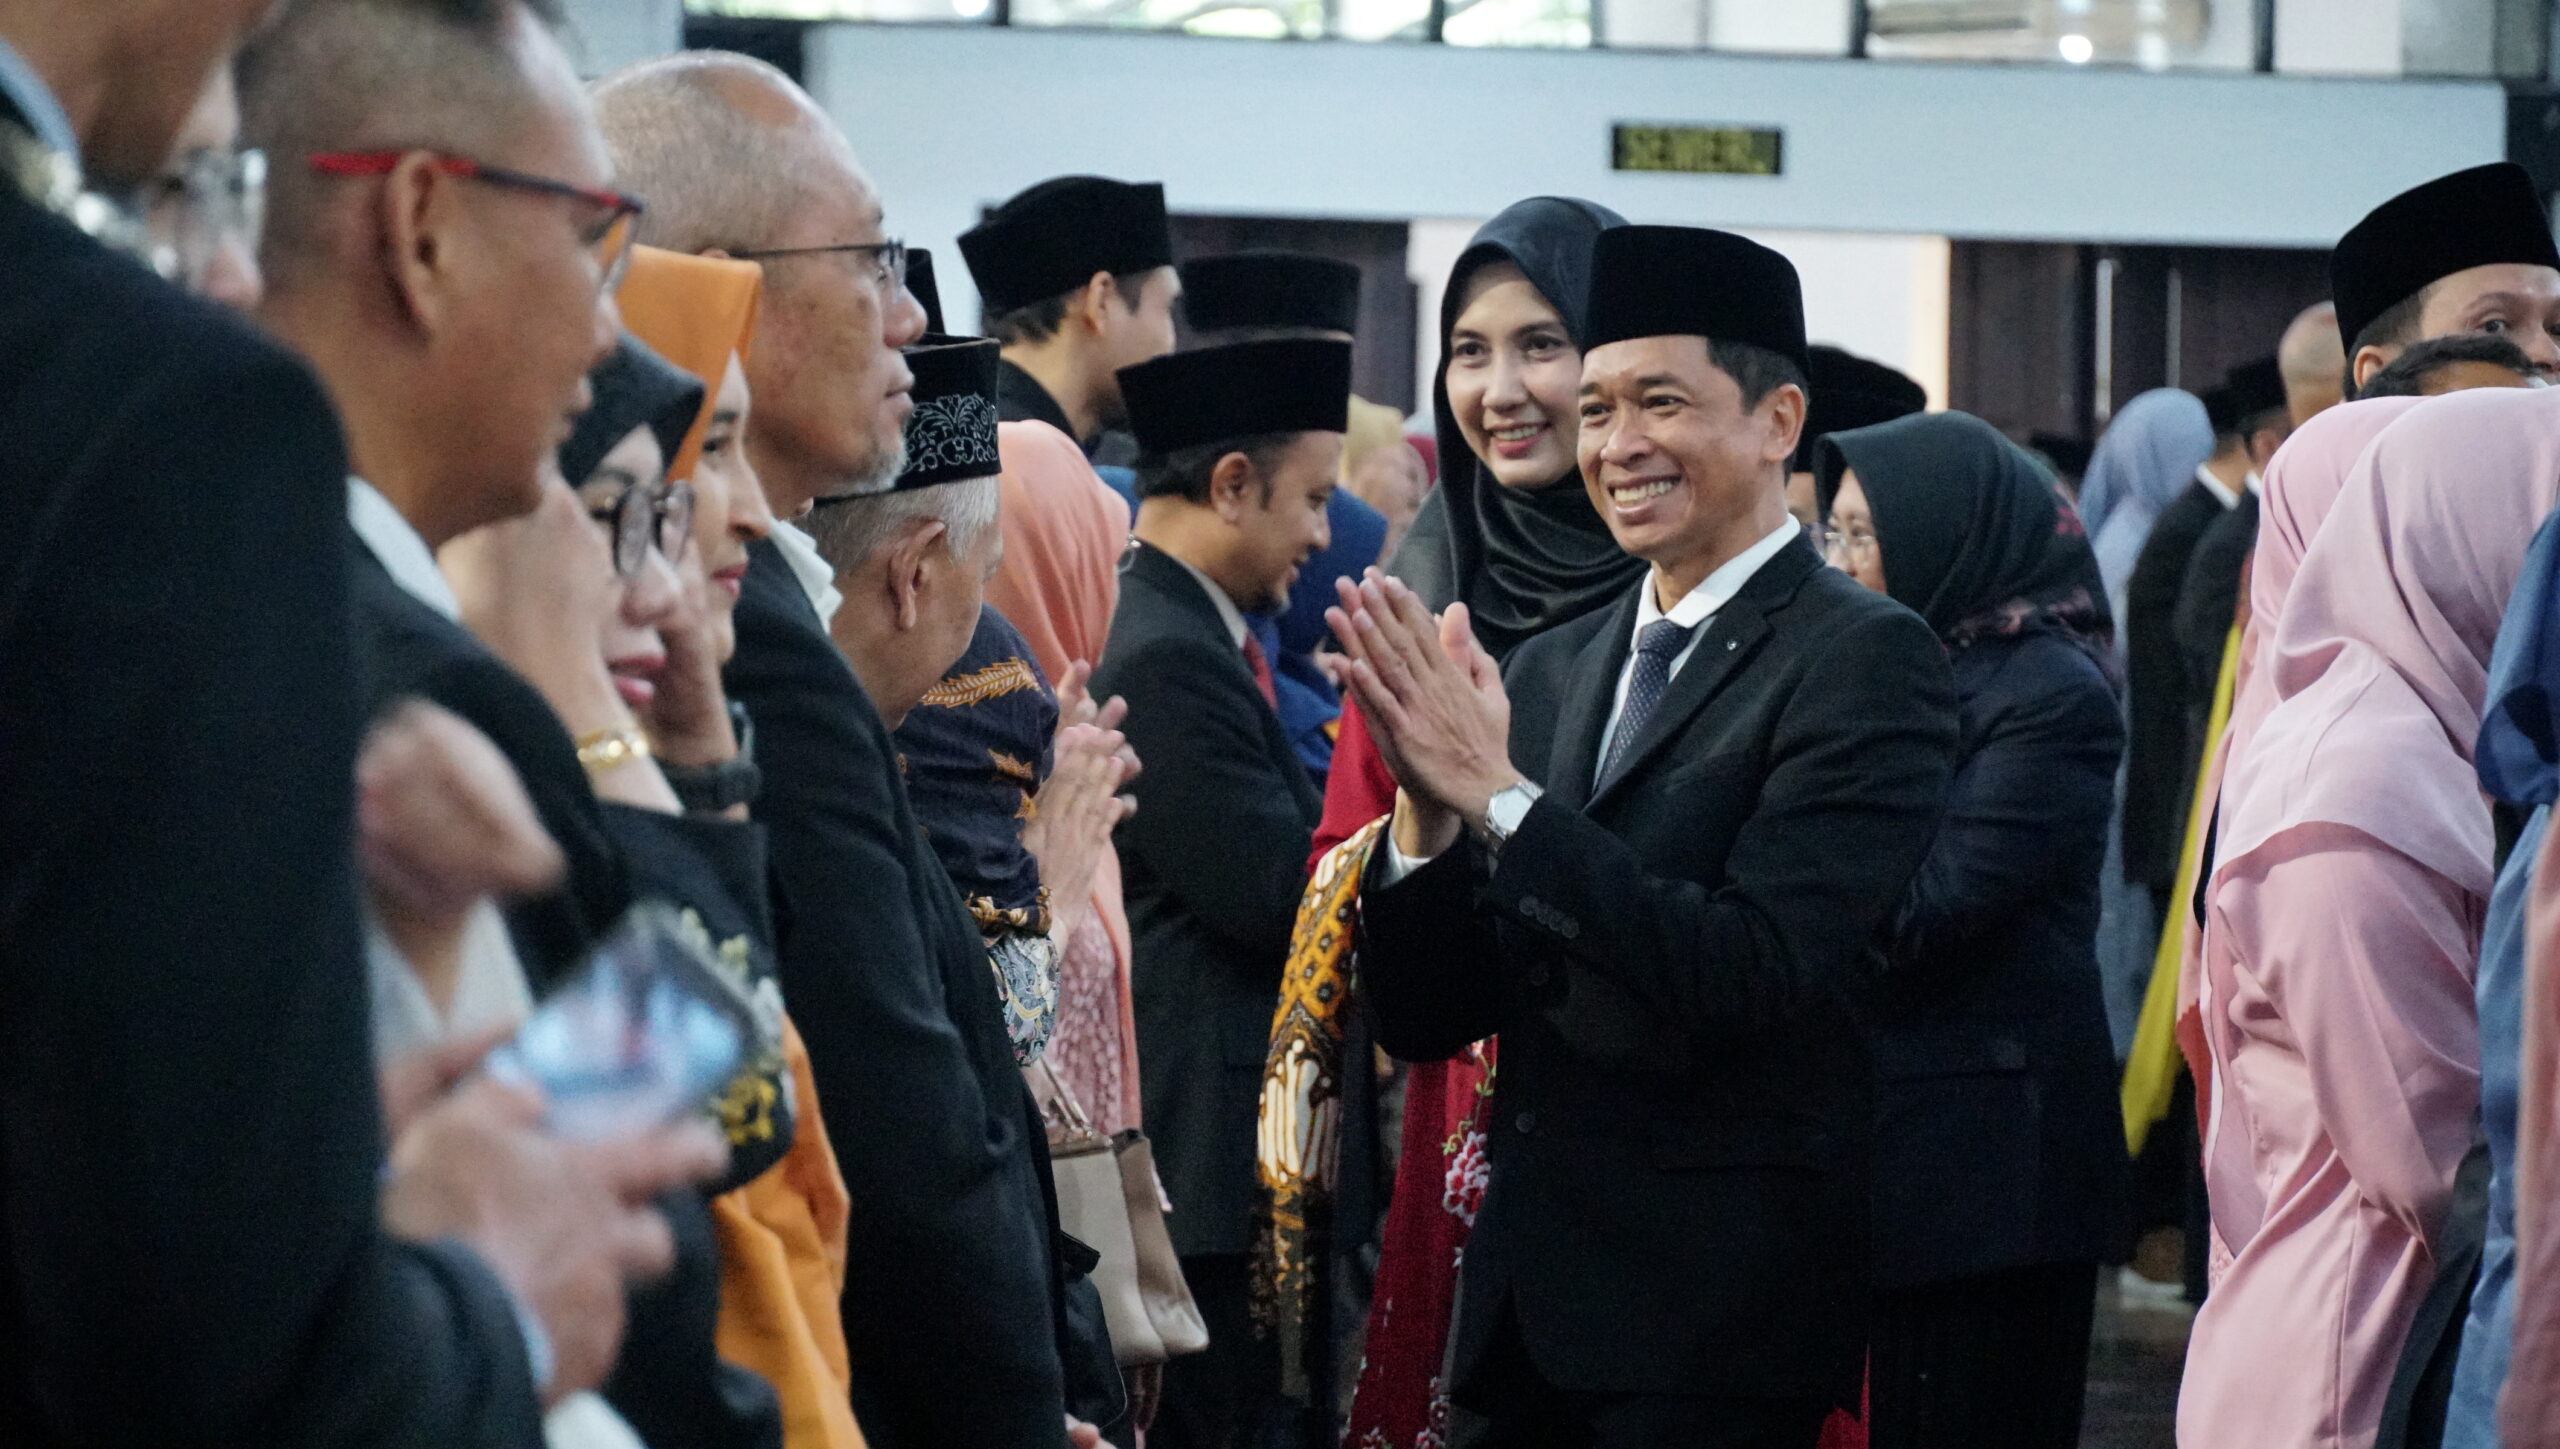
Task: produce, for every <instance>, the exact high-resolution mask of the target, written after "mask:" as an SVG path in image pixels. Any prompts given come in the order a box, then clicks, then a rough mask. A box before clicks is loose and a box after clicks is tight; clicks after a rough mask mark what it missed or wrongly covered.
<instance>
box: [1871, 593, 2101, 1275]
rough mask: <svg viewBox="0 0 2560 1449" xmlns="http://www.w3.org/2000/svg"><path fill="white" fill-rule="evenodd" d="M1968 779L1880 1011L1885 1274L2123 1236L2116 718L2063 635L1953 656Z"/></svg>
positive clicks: (1922, 882)
mask: <svg viewBox="0 0 2560 1449" xmlns="http://www.w3.org/2000/svg"><path fill="white" fill-rule="evenodd" d="M1951 663H1952V665H1953V668H1954V673H1955V682H1956V700H1957V715H1956V718H1957V728H1958V738H1959V741H1960V743H1959V744H1958V746H1957V755H1956V773H1955V783H1954V786H1953V788H1952V789H1951V790H1950V791H1949V793H1948V798H1947V810H1946V817H1945V819H1944V821H1943V822H1942V823H1941V824H1940V825H1939V827H1938V834H1937V839H1936V840H1935V841H1934V842H1932V843H1931V845H1930V846H1929V854H1928V857H1927V858H1926V859H1925V860H1923V861H1922V862H1921V865H1920V873H1919V875H1918V876H1917V877H1915V878H1914V879H1913V880H1912V882H1911V890H1910V893H1909V894H1908V895H1906V896H1904V897H1903V901H1902V906H1901V909H1900V910H1899V911H1898V912H1897V913H1896V915H1895V918H1894V925H1893V935H1892V944H1891V946H1890V947H1889V948H1888V950H1887V952H1886V957H1885V960H1886V972H1885V985H1884V990H1883V991H1882V993H1880V996H1879V1000H1878V1003H1877V1008H1876V1065H1877V1072H1878V1076H1879V1078H1880V1081H1879V1091H1880V1093H1881V1095H1880V1098H1879V1101H1878V1104H1877V1107H1878V1110H1877V1118H1876V1123H1877V1125H1876V1199H1875V1200H1876V1281H1877V1283H1878V1284H1879V1285H1881V1286H1884V1287H1896V1288H1898V1287H1907V1286H1912V1285H1916V1284H1924V1283H1935V1282H1943V1281H1945V1280H1948V1279H1952V1278H1960V1277H1965V1276H1968V1275H1972V1274H1978V1273H1988V1272H1992V1271H1994V1270H1997V1269H2002V1268H2016V1267H2024V1266H2027V1265H2030V1264H2036V1263H2060V1262H2082V1261H2086V1262H2095V1261H2097V1260H2098V1259H2100V1258H2101V1257H2104V1256H2106V1255H2107V1254H2108V1253H2109V1252H2110V1251H2111V1250H2113V1249H2114V1248H2116V1247H2117V1246H2118V1242H2117V1240H2118V1238H2119V1236H2120V1230H2121V1227H2122V1220H2123V1211H2124V1191H2125V1175H2126V1162H2125V1153H2124V1123H2123V1117H2122V1115H2121V1113H2120V1112H2119V1110H2118V1108H2117V1105H2116V1073H2115V1053H2114V1050H2113V1045H2112V1043H2111V1042H2110V1040H2109V1038H2108V1036H2107V1020H2106V1008H2105V1005H2104V1002H2103V1000H2102V999H2101V996H2100V992H2099V987H2098V963H2097V951H2096V946H2095V942H2096V938H2097V930H2098V870H2099V866H2100V865H2101V864H2102V863H2103V862H2104V860H2105V858H2106V845H2107V817H2108V814H2109V812H2110V811H2111V810H2112V809H2113V807H2114V802H2115V778H2116V762H2117V760H2118V759H2119V758H2120V756H2121V755H2122V753H2123V749H2124V724H2123V720H2122V717H2121V716H2119V715H2118V714H2117V712H2116V699H2115V693H2114V691H2113V690H2111V689H2109V688H2108V687H2107V682H2106V678H2105V676H2104V675H2102V674H2100V673H2099V672H2098V666H2097V665H2096V664H2095V663H2093V662H2091V660H2090V659H2089V656H2087V655H2086V654H2083V653H2082V652H2080V650H2079V649H2078V648H2077V647H2075V646H2074V645H2072V644H2071V643H2070V641H2068V640H2066V639H2064V638H2062V637H2060V636H2059V635H2055V634H2030V635H2027V636H2024V637H2022V638H2007V639H2000V638H1994V639H1985V640H1982V641H1980V642H1979V643H1976V644H1973V645H1971V646H1970V647H1967V648H1965V649H1961V650H1958V651H1957V652H1956V654H1955V656H1954V658H1953V659H1952V661H1951Z"/></svg>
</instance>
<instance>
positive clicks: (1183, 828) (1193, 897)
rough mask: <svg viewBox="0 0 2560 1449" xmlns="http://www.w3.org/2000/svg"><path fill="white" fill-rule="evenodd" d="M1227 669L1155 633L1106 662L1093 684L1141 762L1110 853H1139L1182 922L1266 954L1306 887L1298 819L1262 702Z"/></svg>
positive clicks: (1270, 954) (1273, 950) (1214, 657)
mask: <svg viewBox="0 0 2560 1449" xmlns="http://www.w3.org/2000/svg"><path fill="white" fill-rule="evenodd" d="M1236 675H1237V671H1236V670H1235V669H1234V667H1233V664H1232V661H1230V660H1228V659H1226V658H1223V657H1221V656H1220V655H1218V654H1217V653H1215V652H1214V651H1212V650H1210V649H1209V648H1207V647H1205V646H1203V645H1201V644H1200V643H1198V642H1196V641H1194V640H1191V639H1187V638H1183V637H1181V636H1178V635H1176V636H1158V637H1156V638H1154V639H1151V640H1149V641H1148V642H1147V643H1145V644H1144V645H1142V646H1141V647H1140V648H1139V649H1137V650H1136V651H1134V652H1132V653H1131V654H1129V655H1128V656H1127V657H1125V658H1113V659H1111V660H1110V661H1109V662H1108V664H1107V666H1106V668H1105V671H1104V673H1103V674H1102V675H1101V676H1100V677H1099V678H1098V679H1097V681H1096V685H1095V687H1096V689H1097V691H1099V692H1101V693H1103V694H1104V695H1105V696H1106V697H1107V696H1108V695H1111V694H1117V695H1120V696H1121V697H1122V698H1125V699H1127V700H1128V701H1129V717H1128V719H1127V720H1126V721H1125V722H1124V723H1123V724H1122V725H1121V730H1122V732H1123V733H1125V734H1126V735H1127V736H1128V737H1129V743H1130V744H1131V745H1132V746H1133V747H1135V749H1136V750H1137V752H1138V759H1139V760H1140V762H1141V763H1143V764H1144V766H1145V770H1144V772H1143V773H1141V774H1140V775H1139V776H1138V779H1137V781H1136V783H1135V784H1134V785H1133V786H1132V787H1131V791H1132V793H1133V794H1135V795H1136V797H1137V800H1138V813H1137V814H1135V815H1133V816H1131V817H1129V819H1128V821H1127V822H1126V823H1124V824H1123V825H1122V826H1121V827H1120V829H1119V833H1118V836H1117V839H1118V840H1119V842H1120V847H1121V849H1123V850H1127V851H1133V852H1135V853H1137V854H1139V855H1141V856H1143V857H1145V859H1146V863H1147V868H1148V869H1149V871H1150V872H1152V874H1153V875H1154V876H1155V877H1156V878H1157V879H1158V880H1161V881H1162V882H1163V883H1164V884H1165V886H1166V888H1167V893H1168V894H1169V895H1171V896H1172V897H1174V898H1175V899H1178V900H1180V901H1181V902H1182V906H1183V909H1184V911H1185V912H1186V913H1187V914H1188V915H1189V916H1190V918H1191V919H1193V920H1195V921H1197V922H1199V923H1200V924H1201V925H1202V926H1204V927H1206V928H1208V929H1209V930H1210V931H1212V932H1214V933H1216V934H1217V935H1218V936H1219V937H1220V938H1221V939H1222V940H1224V941H1225V942H1226V943H1227V944H1228V945H1230V946H1233V947H1236V948H1238V949H1239V950H1242V951H1247V952H1251V953H1253V955H1254V957H1255V958H1256V959H1259V960H1266V961H1270V960H1276V959H1277V953H1278V950H1279V949H1280V948H1283V947H1285V945H1286V943H1287V942H1288V939H1289V932H1290V929H1291V928H1292V927H1293V926H1294V925H1295V924H1296V921H1297V915H1298V898H1299V896H1300V895H1301V894H1303V893H1304V891H1305V889H1306V883H1307V836H1308V827H1307V818H1306V814H1305V812H1304V811H1303V810H1302V809H1301V808H1300V806H1299V804H1298V800H1297V796H1296V795H1295V794H1293V793H1292V783H1291V782H1290V781H1289V780H1288V779H1286V778H1284V777H1283V776H1282V775H1281V773H1280V770H1281V768H1282V763H1281V762H1277V761H1274V760H1273V758H1272V757H1271V752H1270V750H1269V749H1268V748H1267V746H1266V744H1265V736H1264V733H1263V722H1262V719H1261V717H1260V715H1261V712H1262V711H1263V705H1262V701H1261V700H1259V699H1257V698H1255V697H1253V696H1252V695H1251V694H1248V693H1245V692H1243V691H1240V690H1237V689H1234V688H1231V687H1230V685H1231V683H1232V681H1233V680H1234V678H1235V677H1236ZM1288 763H1289V764H1290V765H1292V766H1294V763H1295V762H1294V761H1292V762H1288ZM1274 984H1275V988H1276V978H1275V983H1274Z"/></svg>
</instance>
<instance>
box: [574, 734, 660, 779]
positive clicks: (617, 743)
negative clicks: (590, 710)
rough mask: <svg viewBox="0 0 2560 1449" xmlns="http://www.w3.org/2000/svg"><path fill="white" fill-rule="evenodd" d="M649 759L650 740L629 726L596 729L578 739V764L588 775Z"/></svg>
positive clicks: (599, 773)
mask: <svg viewBox="0 0 2560 1449" xmlns="http://www.w3.org/2000/svg"><path fill="white" fill-rule="evenodd" d="M647 758H649V737H648V736H647V735H644V734H642V733H640V731H638V730H636V729H634V728H632V727H631V726H629V725H620V726H616V727H615V728H612V729H602V730H597V731H595V732H594V733H592V734H586V735H581V736H579V737H578V763H579V764H581V765H584V766H586V769H587V773H588V774H590V775H601V774H603V773H604V772H605V771H607V770H611V769H617V768H619V767H621V766H623V765H627V764H630V763H631V762H632V761H633V760H645V759H647Z"/></svg>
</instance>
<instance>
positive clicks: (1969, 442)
mask: <svg viewBox="0 0 2560 1449" xmlns="http://www.w3.org/2000/svg"><path fill="white" fill-rule="evenodd" d="M1814 463H1815V472H1814V477H1815V495H1816V497H1817V498H1818V499H1819V501H1820V503H1821V507H1822V512H1823V513H1824V514H1825V515H1826V516H1828V515H1829V513H1830V512H1831V501H1832V499H1833V498H1834V497H1836V496H1837V495H1838V494H1839V492H1840V475H1841V473H1842V471H1843V470H1846V469H1855V470H1856V471H1857V474H1858V483H1859V486H1860V487H1862V488H1863V489H1865V491H1866V495H1867V507H1868V509H1869V510H1870V511H1871V512H1873V514H1874V515H1875V527H1876V541H1877V545H1878V546H1879V547H1880V548H1881V549H1882V550H1883V553H1884V582H1885V592H1886V593H1888V594H1890V595H1891V596H1892V597H1893V598H1894V599H1895V601H1897V602H1899V603H1900V604H1902V605H1903V606H1904V607H1906V608H1908V609H1910V610H1911V611H1912V612H1913V613H1916V614H1918V615H1919V616H1920V617H1921V618H1922V619H1925V620H1927V621H1928V624H1929V627H1930V628H1931V629H1934V630H1936V631H1937V634H1938V637H1939V638H1940V639H1941V640H1944V641H1945V642H1946V645H1947V647H1948V648H1949V649H1951V650H1953V649H1962V648H1964V647H1965V646H1966V645H1969V644H1972V643H1974V642H1976V641H1978V640H1981V639H1985V638H1999V637H2014V636H2016V635H2019V634H2026V633H2032V632H2037V631H2042V630H2052V631H2055V632H2058V633H2061V634H2063V635H2066V636H2067V637H2069V638H2070V639H2071V640H2072V641H2073V642H2075V643H2077V644H2079V645H2080V646H2081V647H2082V648H2083V649H2084V650H2086V651H2088V653H2089V654H2090V656H2091V657H2092V658H2094V659H2097V660H2099V661H2100V662H2101V664H2102V666H2103V665H2105V664H2106V662H2107V661H2108V660H2110V659H2111V658H2112V657H2113V656H2112V653H2111V651H2110V650H2109V648H2108V643H2109V641H2110V640H2111V639H2112V638H2113V637H2114V633H2115V627H2114V623H2113V621H2112V620H2111V619H2110V618H2109V617H2108V614H2107V590H2106V586H2105V584H2104V583H2103V582H2101V581H2100V579H2099V577H2098V559H2097V555H2096V554H2094V553H2092V552H2090V549H2089V539H2088V535H2087V534H2086V533H2085V532H2083V531H2082V529H2081V527H2080V516H2079V514H2077V513H2075V512H2073V511H2072V510H2071V508H2070V507H2069V506H2068V505H2067V504H2065V503H2064V502H2063V500H2062V493H2061V490H2060V489H2059V488H2058V487H2057V485H2056V484H2055V483H2054V481H2053V475H2052V474H2050V473H2048V472H2046V471H2045V469H2044V465H2043V464H2041V463H2039V462H2037V461H2036V460H2035V458H2034V456H2033V455H2031V454H2030V453H2028V452H2027V450H2026V449H2024V448H2021V447H2019V446H2018V445H2017V444H2015V443H2012V442H2010V441H2009V440H2008V439H2007V438H2005V437H2002V436H2001V435H2000V431H1999V430H1998V429H1997V428H1994V427H1992V426H1991V425H1990V424H1989V423H1986V422H1984V421H1983V420H1982V419H1980V418H1977V417H1974V416H1972V415H1970V414H1967V413H1921V414H1917V415H1915V416H1912V417H1907V418H1897V419H1895V420H1894V421H1892V422H1889V423H1880V424H1877V425H1876V426H1874V427H1869V428H1853V429H1851V430H1850V431H1848V432H1845V433H1833V434H1831V435H1830V436H1828V437H1826V438H1824V439H1823V440H1822V444H1821V446H1820V448H1819V449H1817V452H1816V457H1815V460H1814Z"/></svg>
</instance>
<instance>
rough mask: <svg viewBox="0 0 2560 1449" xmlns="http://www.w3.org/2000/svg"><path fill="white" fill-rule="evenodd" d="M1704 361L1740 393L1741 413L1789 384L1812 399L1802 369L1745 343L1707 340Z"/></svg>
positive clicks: (1789, 359) (1779, 355)
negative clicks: (1715, 368)
mask: <svg viewBox="0 0 2560 1449" xmlns="http://www.w3.org/2000/svg"><path fill="white" fill-rule="evenodd" d="M1707 360H1708V361H1709V362H1712V363H1714V364H1715V365H1716V366H1717V367H1719V368H1722V369H1723V370H1724V372H1725V375H1726V376H1728V377H1731V378H1732V379H1733V381H1734V385H1735V386H1737V387H1739V388H1741V389H1742V406H1743V410H1744V411H1746V412H1747V411H1749V410H1750V409H1752V408H1756V407H1758V406H1760V404H1761V403H1762V402H1763V401H1764V400H1766V399H1767V398H1768V396H1769V394H1771V393H1773V392H1776V391H1777V390H1778V389H1779V388H1781V387H1785V386H1786V385H1788V384H1789V383H1793V384H1794V385H1795V387H1796V390H1797V391H1799V392H1802V393H1804V394H1806V395H1807V396H1808V397H1810V396H1811V395H1812V392H1813V389H1812V388H1811V387H1809V386H1808V385H1807V384H1806V382H1805V376H1804V369H1803V368H1802V367H1799V366H1797V365H1796V360H1795V359H1794V358H1792V357H1789V356H1787V355H1786V354H1785V353H1783V352H1772V351H1770V350H1769V349H1768V348H1766V347H1760V346H1757V345H1755V344H1752V343H1749V342H1727V341H1724V340H1723V339H1721V338H1715V337H1710V338H1708V339H1707Z"/></svg>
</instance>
